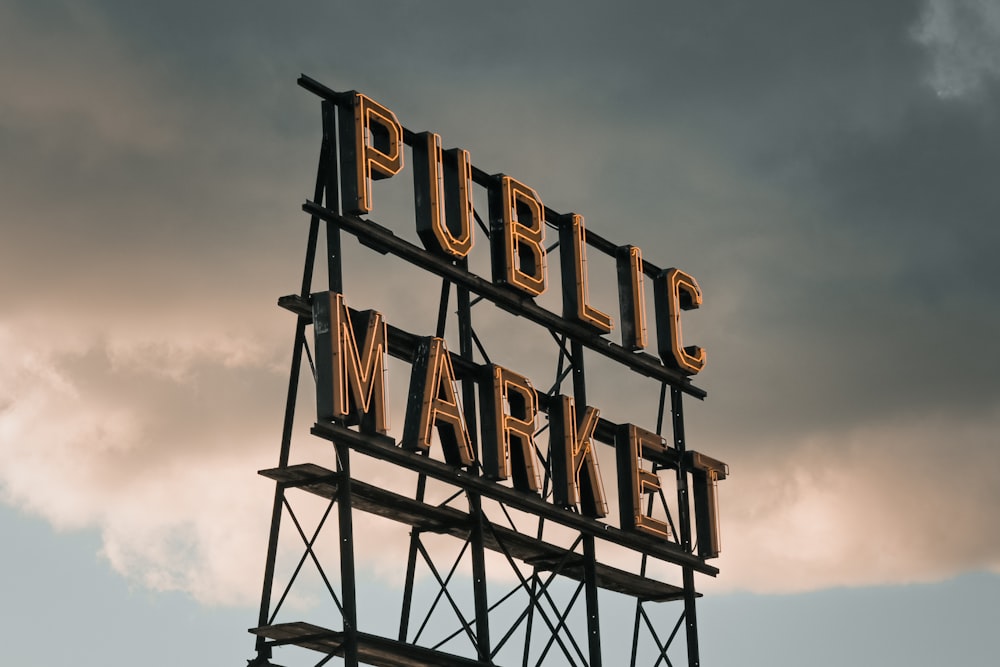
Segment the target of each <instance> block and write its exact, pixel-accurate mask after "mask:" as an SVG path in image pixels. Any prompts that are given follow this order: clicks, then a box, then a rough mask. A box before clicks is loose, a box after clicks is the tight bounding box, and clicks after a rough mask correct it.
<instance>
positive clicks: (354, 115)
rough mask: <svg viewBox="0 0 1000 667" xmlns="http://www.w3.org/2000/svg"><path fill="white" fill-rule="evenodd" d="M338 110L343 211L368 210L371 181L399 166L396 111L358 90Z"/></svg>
mask: <svg viewBox="0 0 1000 667" xmlns="http://www.w3.org/2000/svg"><path fill="white" fill-rule="evenodd" d="M341 109H342V113H341V115H340V131H341V140H340V150H341V158H340V163H341V171H342V174H343V176H342V180H341V187H342V188H343V201H344V210H345V212H347V213H352V214H354V215H361V214H364V213H370V212H371V210H372V180H373V179H374V180H378V179H382V178H389V177H390V176H394V175H396V174H398V173H399V170H400V169H402V168H403V126H402V125H400V124H399V120H398V119H397V118H396V114H394V113H393V112H392V111H390V110H389V109H387V108H386V107H384V106H382V105H381V104H379V103H378V102H376V101H375V100H373V99H371V98H370V97H367V96H365V95H362V94H361V93H354V100H353V104H351V105H350V106H343V107H341Z"/></svg>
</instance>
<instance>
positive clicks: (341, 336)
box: [305, 92, 727, 558]
mask: <svg viewBox="0 0 1000 667" xmlns="http://www.w3.org/2000/svg"><path fill="white" fill-rule="evenodd" d="M337 95H338V96H339V97H338V102H337V104H338V108H339V109H340V133H341V141H340V142H339V143H338V145H339V152H338V155H337V160H338V163H339V173H340V191H341V200H342V203H343V206H344V209H345V213H346V214H347V215H343V216H342V215H340V214H336V213H334V212H331V211H330V210H328V209H324V208H323V207H321V206H319V205H318V204H314V203H309V204H307V205H306V206H305V209H306V210H307V211H309V212H311V213H313V214H314V215H316V216H319V217H321V218H324V219H326V220H328V221H331V222H335V223H336V224H337V225H338V226H339V227H340V228H341V229H343V230H346V231H348V232H350V233H352V234H355V235H357V236H359V238H367V239H368V242H369V243H373V244H375V245H376V246H377V247H380V248H382V249H385V250H386V251H387V252H392V253H394V254H396V255H398V256H400V257H402V258H403V259H406V260H408V261H410V262H411V263H413V264H416V265H417V266H421V267H423V268H426V269H428V270H432V271H435V272H437V273H439V274H440V275H441V276H443V277H444V278H445V279H446V280H451V281H453V282H455V283H456V284H458V285H461V286H464V287H465V288H467V289H471V290H472V291H475V292H477V293H478V294H479V295H480V296H482V297H484V298H487V299H489V300H491V301H493V302H494V303H496V304H497V305H499V306H500V307H502V308H505V309H507V310H511V311H512V312H515V313H517V314H521V315H526V316H527V317H529V318H530V319H533V320H534V321H536V322H539V323H542V324H545V325H546V326H548V327H549V328H550V330H559V331H561V332H563V333H565V334H566V335H568V336H569V337H571V338H573V339H574V340H580V341H582V342H583V343H585V344H586V345H587V346H589V347H590V348H591V349H595V350H597V351H599V352H601V353H602V354H605V355H607V356H610V357H611V358H613V359H616V360H618V361H622V362H625V363H628V364H629V365H630V366H632V367H633V368H634V369H635V370H638V371H639V372H643V373H645V374H648V375H653V376H654V377H658V378H660V379H664V380H665V381H667V382H670V383H671V384H674V385H676V386H680V387H682V388H684V389H685V390H686V391H688V392H689V393H696V394H697V392H698V391H700V390H696V389H695V388H693V386H692V385H690V382H689V378H690V377H691V376H693V375H696V374H697V373H699V372H700V371H701V370H702V369H703V368H704V367H705V363H706V352H705V350H704V349H703V348H701V347H699V346H696V345H685V344H684V340H683V338H682V329H681V319H682V313H683V312H684V311H688V310H692V309H696V308H699V307H700V306H701V304H702V302H703V297H702V292H701V288H700V286H699V284H698V282H697V280H696V279H695V278H694V277H693V276H691V275H690V274H688V273H686V272H684V271H681V270H679V269H676V268H669V269H666V270H657V271H656V272H655V274H654V275H653V276H652V277H653V286H654V301H655V310H656V313H655V318H654V322H655V328H656V336H657V351H658V353H659V361H658V362H657V361H656V359H655V358H654V357H652V356H651V355H648V354H642V355H636V354H635V353H637V352H641V351H642V350H644V349H645V348H646V347H647V342H648V336H647V326H646V313H645V293H644V282H645V278H646V277H648V274H649V273H650V269H649V265H648V264H647V263H645V262H644V261H643V256H642V251H641V250H640V248H638V247H636V246H630V245H627V246H618V247H616V248H615V250H614V253H613V255H614V257H615V261H616V266H617V281H618V297H619V314H620V324H619V327H618V329H619V330H620V340H619V342H618V343H615V342H614V341H612V340H611V339H610V338H609V336H610V334H612V332H613V331H614V330H615V328H616V327H615V321H614V318H612V316H611V315H608V314H607V313H604V312H602V311H601V310H599V309H597V308H595V307H594V306H593V305H591V303H590V298H589V284H588V282H589V277H588V271H587V259H586V252H587V246H588V237H587V231H586V228H585V224H584V218H583V216H581V215H578V214H575V213H571V214H565V215H560V214H555V213H554V212H551V211H550V210H549V209H547V208H546V207H545V205H544V203H543V202H542V199H541V198H540V196H539V194H538V193H537V192H536V191H535V190H534V189H533V188H531V187H530V186H528V185H526V184H524V183H521V182H520V181H517V180H515V179H514V178H512V177H510V176H508V175H505V174H495V175H491V176H490V175H487V176H485V177H480V178H479V179H478V180H479V182H480V183H483V182H485V184H486V188H487V192H488V208H489V227H488V229H489V239H488V243H489V244H490V259H491V277H490V280H486V279H485V278H482V277H480V276H477V275H475V274H473V273H471V272H470V271H469V270H468V269H467V264H466V263H465V261H464V260H465V258H466V257H467V256H468V255H469V253H470V251H471V250H472V249H473V247H474V246H475V243H476V235H475V225H473V222H472V221H473V217H474V215H475V209H474V207H473V199H472V193H473V182H474V168H473V166H472V162H471V160H470V157H469V153H468V151H465V150H462V149H450V150H443V149H442V142H441V137H440V136H439V135H438V134H435V133H431V132H423V133H420V134H414V133H410V132H409V131H408V130H406V129H405V128H404V127H403V126H402V125H401V124H400V122H399V120H398V118H397V117H396V115H395V113H393V112H392V111H391V110H390V109H388V108H387V107H385V106H383V105H382V104H379V103H378V102H376V101H374V100H372V99H371V98H369V97H367V96H365V95H362V94H360V93H356V92H351V93H340V94H337ZM406 143H409V144H410V145H411V147H412V151H411V155H412V158H413V161H414V165H413V167H412V171H413V179H414V208H415V216H414V217H415V223H416V231H417V236H418V237H419V239H420V242H421V243H422V244H423V248H420V247H418V246H415V245H412V244H409V243H408V242H406V241H404V240H402V239H399V238H398V237H396V236H395V235H393V234H392V233H391V232H388V231H386V230H383V229H381V228H378V226H377V225H370V224H369V223H368V222H367V221H366V220H365V219H364V218H362V217H360V216H363V215H367V214H369V213H371V211H372V210H373V207H374V201H375V192H374V188H373V183H374V182H375V181H377V180H380V179H387V178H391V177H394V176H397V175H398V174H399V173H400V172H401V171H403V168H404V151H403V146H404V144H406ZM547 225H548V226H552V227H556V228H557V229H558V236H559V238H558V241H559V243H558V246H559V265H560V267H561V272H560V273H561V276H560V281H561V291H562V296H563V299H562V308H563V310H562V313H561V315H556V314H554V313H550V312H549V311H546V310H544V309H542V308H540V307H539V306H538V305H537V304H535V303H534V301H533V299H534V298H535V297H538V296H540V295H541V294H543V293H544V292H545V291H546V290H547V288H548V287H549V283H550V281H549V276H548V262H547V253H548V250H547V249H546V245H545V244H546V226H547ZM311 315H312V320H313V324H314V332H315V346H316V379H317V394H316V395H317V411H318V416H319V419H320V421H321V422H324V421H328V422H331V423H334V424H345V425H358V426H359V428H360V430H361V432H362V433H366V434H373V435H382V436H387V434H388V433H389V423H388V413H389V406H388V405H387V396H388V391H387V389H388V383H389V381H390V380H389V378H388V375H387V373H386V367H387V364H386V355H387V354H390V352H391V350H390V347H391V345H390V342H389V338H390V336H389V334H388V333H387V323H386V322H385V321H384V319H383V317H382V315H381V314H380V313H378V312H375V311H370V310H369V311H364V312H358V311H353V310H352V309H351V308H349V307H348V305H347V303H346V301H345V298H344V296H343V294H340V293H338V292H335V291H329V292H321V293H316V294H313V295H312V312H311ZM408 361H410V363H411V375H410V378H409V391H408V401H407V405H406V409H405V415H406V416H405V420H404V421H405V423H404V427H403V434H402V438H401V440H400V441H399V442H398V443H396V441H395V440H391V443H392V446H395V447H398V448H400V449H401V450H404V451H407V452H413V453H428V452H430V451H431V450H432V448H433V445H432V442H433V433H434V432H435V431H436V433H437V441H438V442H439V443H440V448H441V452H440V457H441V458H443V460H444V462H445V464H446V465H448V466H451V467H452V468H454V469H456V470H458V469H462V468H473V469H476V470H478V471H480V474H481V476H482V477H483V478H484V479H486V480H489V481H492V482H506V481H507V480H509V483H510V485H511V486H512V488H513V489H514V490H516V491H517V492H519V493H522V494H534V495H537V494H539V492H540V491H541V486H542V485H541V479H542V473H543V471H542V470H541V469H540V464H539V461H538V457H537V456H536V449H537V445H536V442H535V437H536V433H537V432H538V430H539V427H538V422H539V415H540V414H542V413H544V414H545V415H547V418H548V424H549V427H550V429H551V431H550V434H549V447H550V459H549V469H548V470H547V473H548V474H549V475H551V479H552V485H553V494H552V497H551V502H552V503H554V504H556V505H559V506H561V507H563V508H565V509H567V510H570V511H572V512H574V513H578V514H580V515H583V516H584V517H589V518H591V519H603V518H604V517H606V516H607V514H608V503H607V493H606V490H605V486H604V482H603V479H602V477H601V471H600V467H599V465H598V459H597V455H596V452H595V442H598V441H601V442H604V443H606V444H610V445H612V446H613V447H614V448H615V452H616V456H615V463H616V468H617V471H616V472H617V475H616V477H617V481H618V494H617V499H618V506H619V529H620V530H621V531H626V532H634V533H641V534H644V535H647V536H652V537H654V538H660V539H664V540H667V539H669V538H670V537H671V527H670V526H669V525H668V524H667V523H665V522H664V521H661V520H659V519H657V518H654V517H653V516H651V515H650V514H649V513H648V511H647V510H646V509H645V508H644V507H643V505H644V503H643V499H644V498H646V497H647V496H649V494H655V493H658V492H659V491H660V489H661V484H660V480H659V477H658V475H657V474H656V472H655V471H653V470H650V469H648V468H647V466H646V465H644V463H643V462H644V461H646V460H649V461H655V462H657V463H658V464H659V465H660V467H661V468H664V467H667V468H669V467H673V468H674V469H678V467H679V466H681V465H684V466H686V469H687V470H688V471H689V472H691V473H692V475H693V479H694V486H695V510H696V528H697V531H698V543H699V555H700V556H701V557H702V558H711V557H715V556H717V555H718V554H719V550H720V546H719V545H720V541H719V530H718V517H717V496H716V486H715V485H716V482H717V481H718V480H720V479H724V478H725V476H726V474H727V467H726V466H725V464H723V463H721V462H719V461H716V460H714V459H711V458H709V457H707V456H704V455H702V454H699V453H697V452H687V456H686V458H685V460H684V461H683V462H682V461H681V460H680V457H679V456H678V455H677V454H676V453H675V452H673V450H672V447H671V446H670V445H669V444H668V443H667V442H666V441H665V440H664V439H663V438H662V437H660V436H659V435H656V434H654V433H652V432H650V431H648V430H646V429H643V428H641V427H639V426H637V425H635V424H628V423H627V424H613V423H610V422H605V421H604V420H602V419H601V417H600V410H599V409H598V408H596V407H592V406H589V405H577V404H576V402H575V399H574V398H573V397H569V396H565V395H562V394H558V395H554V396H549V395H545V394H539V393H538V392H537V391H536V390H535V388H534V387H533V385H532V383H531V380H530V379H529V378H528V377H527V376H525V375H522V374H520V373H519V372H517V371H515V370H513V369H509V368H505V367H502V366H499V365H497V364H493V363H486V364H484V365H474V366H475V367H474V368H472V369H471V370H470V369H469V368H467V367H468V366H469V364H468V361H467V360H464V361H465V366H464V367H463V368H464V369H465V370H463V373H464V376H463V379H465V380H471V381H472V382H474V384H475V386H476V387H477V391H478V403H479V420H478V421H479V433H478V435H479V437H478V438H473V437H471V436H470V428H469V424H468V419H467V415H466V413H464V412H463V410H462V408H461V406H460V403H459V399H458V397H459V395H460V393H461V390H460V388H459V386H458V380H459V378H458V376H457V375H456V367H457V366H458V365H459V364H461V363H462V362H463V360H462V359H460V358H459V357H457V356H456V355H453V354H452V353H451V352H449V350H448V349H447V344H446V343H445V340H444V339H443V338H441V337H437V336H429V337H424V338H421V339H419V340H418V342H417V343H416V345H415V347H414V349H413V351H412V355H411V357H410V358H409V359H408ZM701 395H703V393H702V394H701ZM474 441H479V442H480V443H481V447H480V452H479V454H478V456H477V453H476V451H475V447H474V446H473V442H474Z"/></svg>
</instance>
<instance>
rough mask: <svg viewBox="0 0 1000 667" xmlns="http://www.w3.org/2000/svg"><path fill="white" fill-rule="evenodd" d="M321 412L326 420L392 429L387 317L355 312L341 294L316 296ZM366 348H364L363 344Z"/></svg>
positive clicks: (370, 428)
mask: <svg viewBox="0 0 1000 667" xmlns="http://www.w3.org/2000/svg"><path fill="white" fill-rule="evenodd" d="M313 331H314V334H315V340H316V414H317V417H318V418H319V419H320V420H333V421H339V422H342V423H345V424H348V425H353V424H360V425H361V429H362V430H363V431H365V432H378V433H385V432H386V431H388V430H389V419H388V410H387V408H386V392H385V382H386V379H385V368H386V366H385V353H386V326H385V322H384V321H383V320H382V315H381V313H377V312H375V311H374V310H366V311H361V312H358V311H354V322H352V319H351V309H349V308H348V307H347V304H346V303H344V296H343V295H342V294H338V293H336V292H320V293H317V294H314V295H313ZM359 340H360V341H361V345H360V346H359V345H358V341H359Z"/></svg>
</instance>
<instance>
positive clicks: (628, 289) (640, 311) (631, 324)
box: [615, 245, 646, 352]
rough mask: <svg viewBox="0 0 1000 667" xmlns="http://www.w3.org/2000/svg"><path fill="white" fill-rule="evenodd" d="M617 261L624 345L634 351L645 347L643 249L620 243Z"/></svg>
mask: <svg viewBox="0 0 1000 667" xmlns="http://www.w3.org/2000/svg"><path fill="white" fill-rule="evenodd" d="M615 259H616V263H617V265H618V303H619V308H620V310H621V316H622V347H624V348H625V349H626V350H629V351H631V352H636V351H638V350H644V349H646V297H645V293H644V291H643V272H642V250H640V249H639V248H638V247H637V246H633V245H627V246H620V247H619V248H618V251H617V252H616V253H615Z"/></svg>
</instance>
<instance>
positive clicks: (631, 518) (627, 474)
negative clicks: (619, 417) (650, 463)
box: [615, 424, 672, 539]
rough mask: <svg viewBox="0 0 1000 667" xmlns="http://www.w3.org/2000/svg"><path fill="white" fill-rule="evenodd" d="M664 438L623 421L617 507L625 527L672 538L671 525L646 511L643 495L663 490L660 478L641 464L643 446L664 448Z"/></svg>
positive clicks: (619, 438) (619, 436) (618, 437)
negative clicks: (643, 505)
mask: <svg viewBox="0 0 1000 667" xmlns="http://www.w3.org/2000/svg"><path fill="white" fill-rule="evenodd" d="M666 448H667V444H666V442H664V440H663V438H661V437H660V436H658V435H656V434H655V433H650V432H649V431H646V430H644V429H641V428H639V427H638V426H636V425H635V424H622V425H621V426H619V427H618V433H617V434H616V435H615V450H616V453H617V458H618V508H619V518H620V521H621V528H622V530H638V531H642V532H644V533H649V534H650V535H655V536H656V537H662V538H663V539H670V536H671V534H672V533H671V531H670V525H669V524H667V523H666V522H664V521H660V520H659V519H655V518H653V517H651V516H649V515H647V514H646V511H645V510H644V508H643V507H642V501H643V498H645V497H646V495H647V494H650V493H658V492H659V490H660V478H659V477H658V476H657V474H656V473H655V472H652V471H649V470H646V469H645V468H643V467H642V452H643V449H652V450H664V449H666Z"/></svg>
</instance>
